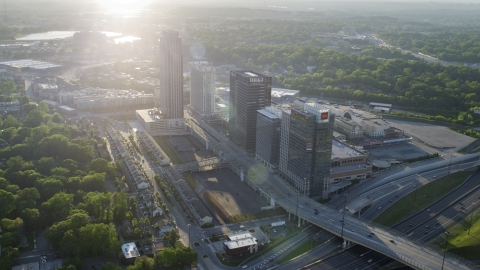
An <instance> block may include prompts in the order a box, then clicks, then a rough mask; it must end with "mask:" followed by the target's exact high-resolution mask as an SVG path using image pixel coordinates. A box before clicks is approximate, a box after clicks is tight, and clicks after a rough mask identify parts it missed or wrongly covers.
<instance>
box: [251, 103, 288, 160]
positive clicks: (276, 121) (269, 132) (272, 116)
mask: <svg viewBox="0 0 480 270" xmlns="http://www.w3.org/2000/svg"><path fill="white" fill-rule="evenodd" d="M257 112H258V113H257V131H256V138H257V139H256V146H255V157H256V159H258V160H260V161H262V162H263V164H264V165H265V166H267V167H268V168H269V169H275V168H277V167H278V160H279V156H280V126H281V120H282V119H281V118H282V110H280V109H279V108H276V107H265V108H264V109H261V110H258V111H257Z"/></svg>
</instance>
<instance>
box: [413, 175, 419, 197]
mask: <svg viewBox="0 0 480 270" xmlns="http://www.w3.org/2000/svg"><path fill="white" fill-rule="evenodd" d="M418 178H419V175H418V173H417V183H416V184H415V195H414V197H413V201H414V202H415V201H416V200H417V188H418V184H419V183H420V181H419V180H418Z"/></svg>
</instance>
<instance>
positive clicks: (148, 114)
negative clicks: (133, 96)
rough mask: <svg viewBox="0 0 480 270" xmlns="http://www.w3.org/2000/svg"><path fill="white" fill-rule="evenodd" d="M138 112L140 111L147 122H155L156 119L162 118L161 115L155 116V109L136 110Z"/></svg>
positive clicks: (139, 113)
mask: <svg viewBox="0 0 480 270" xmlns="http://www.w3.org/2000/svg"><path fill="white" fill-rule="evenodd" d="M136 112H137V113H138V115H140V117H142V118H143V120H145V122H146V123H153V122H155V120H160V119H161V118H160V116H158V118H157V117H155V114H154V113H155V112H154V110H152V109H146V110H136Z"/></svg>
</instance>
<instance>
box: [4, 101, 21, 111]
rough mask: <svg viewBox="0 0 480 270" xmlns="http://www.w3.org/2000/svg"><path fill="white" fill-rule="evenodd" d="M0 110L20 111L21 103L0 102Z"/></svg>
mask: <svg viewBox="0 0 480 270" xmlns="http://www.w3.org/2000/svg"><path fill="white" fill-rule="evenodd" d="M0 111H2V112H18V111H20V103H19V102H18V101H13V102H0Z"/></svg>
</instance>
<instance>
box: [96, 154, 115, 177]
mask: <svg viewBox="0 0 480 270" xmlns="http://www.w3.org/2000/svg"><path fill="white" fill-rule="evenodd" d="M90 169H91V170H93V171H95V172H97V173H102V172H103V173H107V174H113V173H114V169H113V168H112V167H111V163H110V162H109V161H108V160H106V159H104V158H96V159H94V160H92V163H91V164H90Z"/></svg>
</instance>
